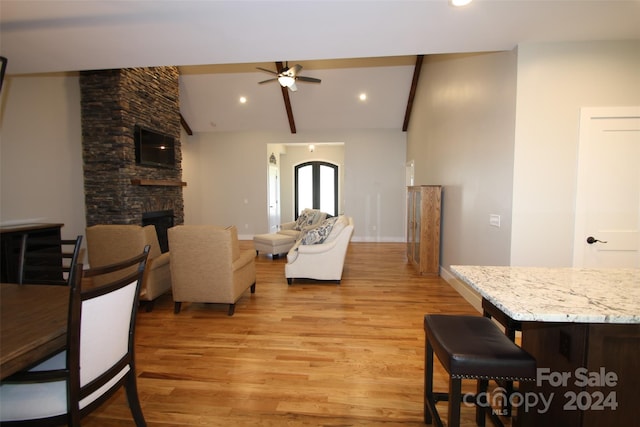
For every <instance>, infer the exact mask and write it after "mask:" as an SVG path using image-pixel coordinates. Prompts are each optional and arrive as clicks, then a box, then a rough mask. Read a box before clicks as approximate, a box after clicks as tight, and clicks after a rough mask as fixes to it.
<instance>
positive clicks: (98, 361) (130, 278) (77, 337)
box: [0, 246, 149, 427]
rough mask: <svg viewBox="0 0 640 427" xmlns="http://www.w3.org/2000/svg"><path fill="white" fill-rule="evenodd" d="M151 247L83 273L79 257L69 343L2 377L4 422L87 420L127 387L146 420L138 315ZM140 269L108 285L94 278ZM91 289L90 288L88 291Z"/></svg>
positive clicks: (0, 419) (0, 418) (136, 413)
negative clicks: (137, 348) (138, 377)
mask: <svg viewBox="0 0 640 427" xmlns="http://www.w3.org/2000/svg"><path fill="white" fill-rule="evenodd" d="M148 254H149V246H146V247H145V248H144V251H143V252H142V253H141V254H139V255H136V256H135V257H133V258H130V259H127V260H124V261H121V262H118V263H115V264H110V265H106V266H102V267H96V268H93V269H89V270H86V271H84V272H83V270H82V263H77V264H76V267H75V272H74V273H73V274H72V277H73V282H72V284H71V286H69V289H70V296H69V316H68V326H67V347H66V349H65V350H64V351H62V352H59V353H58V354H55V355H53V356H52V357H50V358H48V359H46V360H44V361H43V362H41V363H39V364H38V365H36V366H35V367H33V368H32V369H30V370H28V371H24V372H19V373H17V374H14V375H12V376H10V377H8V378H6V379H4V380H3V381H2V383H0V425H2V426H19V425H22V426H25V425H29V426H31V425H60V424H66V425H69V426H79V425H80V419H81V418H82V417H84V416H85V415H87V414H88V413H90V412H92V411H93V410H95V409H96V408H98V407H99V406H100V405H101V404H102V403H104V401H106V400H107V399H108V398H109V397H111V396H112V395H113V394H114V393H115V392H116V391H118V390H119V389H120V387H124V388H125V391H126V397H127V401H128V403H129V408H130V410H131V413H132V415H133V418H134V420H135V423H136V425H137V426H138V427H140V426H146V422H145V419H144V416H143V414H142V409H141V407H140V401H139V399H138V391H137V385H136V369H135V358H134V336H135V333H134V332H135V323H136V322H135V317H136V313H137V307H138V295H139V288H140V282H141V279H142V274H143V272H144V267H145V263H146V260H147V256H148ZM135 265H137V269H136V270H135V271H133V272H130V273H128V274H127V275H126V276H120V278H118V279H114V280H113V281H111V282H109V283H107V284H101V285H99V286H98V285H93V286H92V279H93V278H96V277H99V276H102V275H104V274H109V273H113V272H118V271H120V270H124V269H128V268H130V267H131V266H135ZM83 288H84V289H83Z"/></svg>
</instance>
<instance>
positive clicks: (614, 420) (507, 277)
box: [451, 265, 640, 427]
mask: <svg viewBox="0 0 640 427" xmlns="http://www.w3.org/2000/svg"><path fill="white" fill-rule="evenodd" d="M451 271H452V272H453V274H454V275H455V276H457V278H458V279H460V280H461V281H462V282H463V283H465V284H466V285H468V286H469V287H470V288H471V289H473V290H474V291H476V292H477V293H478V294H480V296H481V297H482V305H483V307H484V308H485V314H486V308H487V307H490V308H491V309H492V310H496V312H497V313H499V315H498V316H494V317H495V318H496V319H498V318H500V320H501V321H502V323H503V324H507V325H509V326H511V327H517V328H518V330H520V331H521V336H520V337H519V339H518V340H519V341H520V345H521V346H522V348H523V349H524V350H526V351H527V352H528V353H530V354H531V355H532V356H533V357H535V359H536V363H537V378H536V381H535V382H523V383H521V384H520V387H519V390H518V391H517V392H516V393H517V397H518V398H520V400H518V401H516V406H517V407H518V409H517V418H516V423H515V424H514V425H517V426H525V427H536V426H542V425H549V426H551V425H558V426H560V425H561V426H564V427H571V426H603V425H612V426H613V425H619V426H623V425H625V426H630V425H638V424H637V423H638V404H637V397H638V395H640V356H639V355H640V269H634V268H602V269H597V268H596V269H590V268H571V267H566V268H563V267H557V268H555V267H513V266H478V265H453V266H451Z"/></svg>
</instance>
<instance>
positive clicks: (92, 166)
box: [80, 67, 186, 240]
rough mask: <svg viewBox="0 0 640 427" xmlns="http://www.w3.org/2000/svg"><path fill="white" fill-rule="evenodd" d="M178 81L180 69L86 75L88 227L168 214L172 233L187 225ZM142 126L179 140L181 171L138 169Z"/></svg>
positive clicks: (82, 85)
mask: <svg viewBox="0 0 640 427" xmlns="http://www.w3.org/2000/svg"><path fill="white" fill-rule="evenodd" d="M178 76H179V75H178V69H177V67H154V68H133V69H121V70H101V71H84V72H82V73H81V75H80V89H81V108H82V144H83V160H84V183H85V184H84V185H85V209H86V220H87V226H91V225H95V224H140V225H142V224H144V221H148V220H149V218H156V216H157V212H166V211H171V214H170V217H171V220H172V224H171V225H173V224H182V223H183V222H184V200H183V195H182V187H183V186H184V185H186V183H184V182H182V152H181V145H180V126H181V123H180V104H179V83H178ZM136 125H138V126H142V127H144V128H147V129H152V130H154V131H156V132H159V133H162V134H164V135H168V136H170V137H172V138H174V139H175V160H176V161H175V166H173V167H166V166H165V167H154V166H148V165H141V164H137V163H136V157H135V143H134V128H135V126H136ZM164 216H168V215H164ZM154 225H155V223H154ZM162 233H163V232H162V231H160V232H159V240H160V239H162V238H163V237H162V236H161V234H162ZM164 239H165V240H166V231H165V232H164Z"/></svg>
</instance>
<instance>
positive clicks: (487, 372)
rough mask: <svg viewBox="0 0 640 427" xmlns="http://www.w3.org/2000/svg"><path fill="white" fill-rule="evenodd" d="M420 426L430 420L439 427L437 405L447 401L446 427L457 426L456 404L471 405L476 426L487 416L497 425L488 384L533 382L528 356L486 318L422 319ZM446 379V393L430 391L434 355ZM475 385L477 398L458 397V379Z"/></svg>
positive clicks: (533, 368)
mask: <svg viewBox="0 0 640 427" xmlns="http://www.w3.org/2000/svg"><path fill="white" fill-rule="evenodd" d="M424 331H425V373H424V382H425V390H424V422H425V424H431V422H432V421H433V420H435V422H436V425H437V426H438V427H442V426H443V424H442V420H441V418H440V415H439V414H438V410H437V408H436V403H437V402H438V401H448V402H449V408H448V416H447V419H448V423H447V425H448V427H458V426H459V425H460V404H461V402H462V399H463V397H464V398H465V401H471V402H474V403H475V404H476V424H477V425H478V426H484V425H485V415H486V414H488V415H489V416H490V418H491V420H492V422H493V423H494V424H495V425H497V426H503V424H502V422H501V421H500V418H498V416H497V415H496V414H495V413H494V412H493V411H492V410H491V407H490V406H489V405H488V404H487V402H486V399H484V398H483V396H486V391H487V388H488V384H489V380H494V381H496V380H508V381H535V379H536V361H535V359H534V358H533V357H531V355H529V353H527V352H526V351H524V350H523V349H521V348H520V347H518V346H517V345H516V344H515V343H514V342H513V341H511V340H510V339H509V338H508V337H507V336H506V335H504V334H503V333H502V331H501V330H500V329H499V328H498V326H497V325H495V324H494V323H493V321H492V320H490V319H489V318H487V317H480V316H453V315H440V314H433V315H425V316H424ZM434 352H435V354H436V355H437V356H438V360H440V363H441V364H442V366H443V367H444V369H445V370H446V371H447V373H448V374H449V392H448V393H439V392H434V391H433V353H434ZM463 379H475V380H478V383H477V389H476V391H477V392H476V394H475V395H474V394H465V395H464V396H463V395H462V390H461V388H462V380H463Z"/></svg>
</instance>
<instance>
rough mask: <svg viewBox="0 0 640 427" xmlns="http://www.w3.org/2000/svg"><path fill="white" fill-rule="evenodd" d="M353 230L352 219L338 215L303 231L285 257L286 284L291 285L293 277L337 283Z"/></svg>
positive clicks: (340, 277) (340, 276)
mask: <svg viewBox="0 0 640 427" xmlns="http://www.w3.org/2000/svg"><path fill="white" fill-rule="evenodd" d="M329 224H330V229H329V230H327V228H328V227H329ZM323 227H324V229H323ZM353 227H354V224H353V218H351V217H349V216H346V215H340V216H337V217H333V218H328V219H326V220H325V221H323V222H322V223H321V224H320V225H319V226H318V227H316V228H313V229H310V230H306V231H305V232H303V233H302V235H301V236H300V238H299V239H298V240H297V241H296V243H295V245H294V246H293V247H292V248H291V249H290V250H289V253H288V254H287V264H286V265H285V267H284V272H285V276H286V278H287V283H289V284H292V283H293V280H294V279H296V278H300V279H303V278H304V279H314V280H331V281H336V282H337V283H340V280H341V279H342V270H343V268H344V259H345V256H346V255H347V247H348V246H349V241H350V240H351V236H352V235H353Z"/></svg>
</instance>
